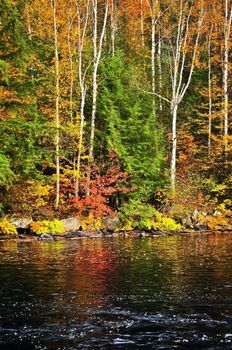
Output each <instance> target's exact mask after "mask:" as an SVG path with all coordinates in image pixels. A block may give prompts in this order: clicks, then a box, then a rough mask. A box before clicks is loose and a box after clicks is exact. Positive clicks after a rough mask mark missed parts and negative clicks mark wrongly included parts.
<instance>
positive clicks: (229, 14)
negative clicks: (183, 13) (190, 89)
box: [223, 0, 232, 153]
mask: <svg viewBox="0 0 232 350" xmlns="http://www.w3.org/2000/svg"><path fill="white" fill-rule="evenodd" d="M224 1H225V2H224V5H225V17H224V57H223V58H224V59H223V93H224V111H223V112H224V113H223V114H224V143H225V151H226V153H227V148H228V115H229V95H228V73H229V40H230V30H231V20H232V4H231V5H230V9H229V1H228V0H224Z"/></svg>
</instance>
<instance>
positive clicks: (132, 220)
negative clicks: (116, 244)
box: [119, 201, 181, 231]
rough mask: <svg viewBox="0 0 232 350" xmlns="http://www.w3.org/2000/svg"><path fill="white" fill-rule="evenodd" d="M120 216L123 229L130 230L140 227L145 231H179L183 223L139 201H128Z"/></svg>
mask: <svg viewBox="0 0 232 350" xmlns="http://www.w3.org/2000/svg"><path fill="white" fill-rule="evenodd" d="M119 217H120V219H121V220H122V223H123V225H122V227H121V229H122V230H125V231H128V230H132V229H134V228H139V229H142V230H145V231H149V230H152V229H153V230H160V231H177V230H180V229H181V225H180V224H178V223H176V222H175V220H173V219H172V218H169V217H165V216H163V214H162V213H160V212H158V211H157V210H156V209H155V208H154V207H153V206H151V205H148V204H143V203H141V202H139V201H133V202H130V203H127V204H125V205H124V206H123V208H122V209H121V212H120V213H119Z"/></svg>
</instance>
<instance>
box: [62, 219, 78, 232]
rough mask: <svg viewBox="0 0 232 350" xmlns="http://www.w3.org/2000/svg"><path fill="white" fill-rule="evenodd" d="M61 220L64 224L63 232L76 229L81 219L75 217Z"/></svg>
mask: <svg viewBox="0 0 232 350" xmlns="http://www.w3.org/2000/svg"><path fill="white" fill-rule="evenodd" d="M61 222H62V223H63V225H64V232H75V231H78V230H79V229H80V227H81V221H80V220H79V219H77V218H76V217H70V218H67V219H63V220H61Z"/></svg>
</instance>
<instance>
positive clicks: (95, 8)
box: [86, 0, 108, 196]
mask: <svg viewBox="0 0 232 350" xmlns="http://www.w3.org/2000/svg"><path fill="white" fill-rule="evenodd" d="M92 2H93V15H94V24H93V44H94V69H93V102H92V118H91V131H90V142H89V162H88V169H87V190H86V195H87V196H89V195H90V187H89V182H90V177H91V166H92V162H93V146H94V138H95V119H96V111H97V93H98V89H97V73H98V66H99V63H100V59H101V52H102V44H103V38H104V35H105V31H106V22H107V16H108V0H107V1H106V8H105V15H104V23H103V26H102V31H101V36H100V40H99V44H98V42H97V41H98V0H92Z"/></svg>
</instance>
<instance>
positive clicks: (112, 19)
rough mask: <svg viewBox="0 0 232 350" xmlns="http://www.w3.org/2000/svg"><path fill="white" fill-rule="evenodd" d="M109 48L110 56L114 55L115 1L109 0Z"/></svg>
mask: <svg viewBox="0 0 232 350" xmlns="http://www.w3.org/2000/svg"><path fill="white" fill-rule="evenodd" d="M110 17H111V50H112V56H114V55H115V32H116V14H115V3H114V0H111V16H110Z"/></svg>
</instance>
